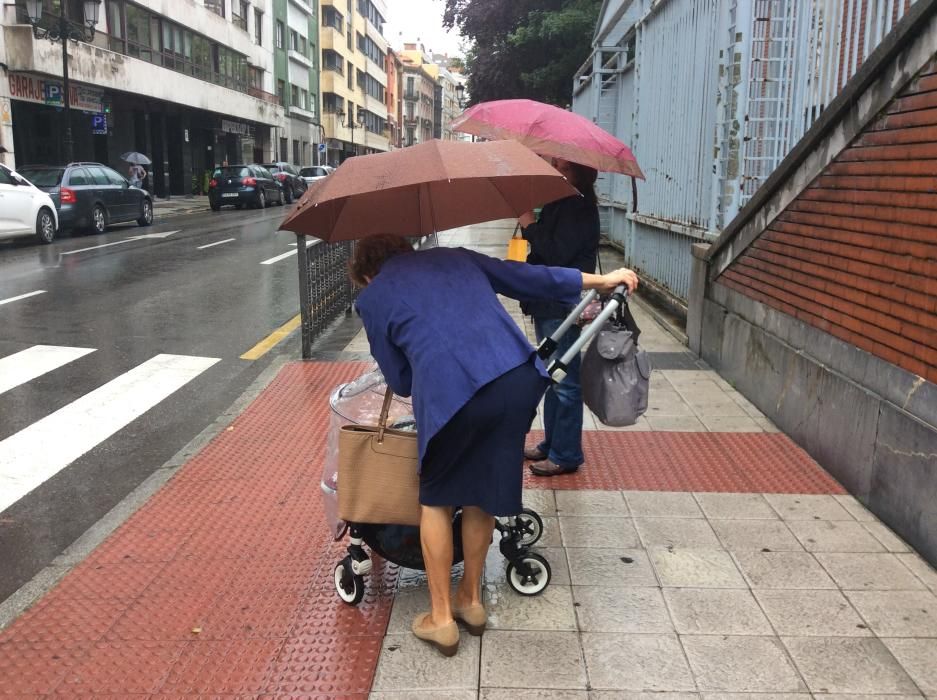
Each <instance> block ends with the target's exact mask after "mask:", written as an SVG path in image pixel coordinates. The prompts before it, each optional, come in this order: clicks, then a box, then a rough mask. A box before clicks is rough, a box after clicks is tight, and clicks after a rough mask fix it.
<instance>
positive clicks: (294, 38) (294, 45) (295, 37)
mask: <svg viewBox="0 0 937 700" xmlns="http://www.w3.org/2000/svg"><path fill="white" fill-rule="evenodd" d="M290 49H291V50H292V51H299V34H297V33H296V30H295V29H290Z"/></svg>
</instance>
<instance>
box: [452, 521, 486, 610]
mask: <svg viewBox="0 0 937 700" xmlns="http://www.w3.org/2000/svg"><path fill="white" fill-rule="evenodd" d="M494 529H495V519H494V516H491V515H489V514H488V513H486V512H485V511H483V510H482V509H481V508H477V507H475V506H465V507H464V508H462V552H463V553H464V555H465V574H464V575H463V576H462V581H461V582H460V583H459V588H458V590H457V591H456V605H457V606H458V607H460V608H464V607H469V606H471V605H478V604H479V603H481V579H482V571H483V570H484V568H485V557H486V556H487V555H488V547H489V545H490V544H491V533H492V532H493V531H494Z"/></svg>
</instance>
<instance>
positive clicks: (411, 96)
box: [403, 90, 420, 102]
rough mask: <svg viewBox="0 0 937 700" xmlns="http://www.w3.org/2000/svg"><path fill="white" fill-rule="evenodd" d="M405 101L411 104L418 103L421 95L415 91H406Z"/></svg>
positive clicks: (404, 94)
mask: <svg viewBox="0 0 937 700" xmlns="http://www.w3.org/2000/svg"><path fill="white" fill-rule="evenodd" d="M403 99H405V100H408V101H411V102H418V101H419V99H420V93H418V92H416V91H415V90H413V91H411V90H404V93H403Z"/></svg>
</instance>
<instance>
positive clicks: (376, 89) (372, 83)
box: [358, 70, 384, 102]
mask: <svg viewBox="0 0 937 700" xmlns="http://www.w3.org/2000/svg"><path fill="white" fill-rule="evenodd" d="M358 87H360V88H361V89H362V90H364V91H365V92H366V93H367V94H369V95H370V96H371V97H373V98H374V99H375V100H380V101H381V102H383V101H384V86H383V85H381V84H380V83H379V82H378V81H377V78H375V77H374V76H371V75H368V74H367V73H365V72H363V71H360V70H359V71H358Z"/></svg>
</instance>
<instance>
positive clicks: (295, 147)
mask: <svg viewBox="0 0 937 700" xmlns="http://www.w3.org/2000/svg"><path fill="white" fill-rule="evenodd" d="M293 162H294V163H298V162H299V140H298V139H293Z"/></svg>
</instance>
